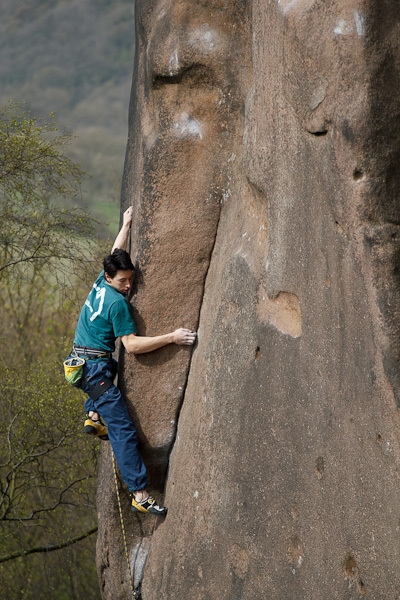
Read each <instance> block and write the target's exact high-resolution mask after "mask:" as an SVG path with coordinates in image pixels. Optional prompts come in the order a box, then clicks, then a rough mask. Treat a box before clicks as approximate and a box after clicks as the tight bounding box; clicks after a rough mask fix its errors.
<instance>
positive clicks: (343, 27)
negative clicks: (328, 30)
mask: <svg viewBox="0 0 400 600" xmlns="http://www.w3.org/2000/svg"><path fill="white" fill-rule="evenodd" d="M353 16H354V23H353V22H352V21H345V20H344V19H341V20H340V21H339V22H338V24H337V25H336V27H335V29H334V30H333V32H334V34H335V35H349V34H350V33H353V32H354V31H356V32H357V34H358V35H359V36H360V37H362V36H363V35H364V33H365V28H364V16H363V15H361V14H360V13H359V12H357V11H354V12H353Z"/></svg>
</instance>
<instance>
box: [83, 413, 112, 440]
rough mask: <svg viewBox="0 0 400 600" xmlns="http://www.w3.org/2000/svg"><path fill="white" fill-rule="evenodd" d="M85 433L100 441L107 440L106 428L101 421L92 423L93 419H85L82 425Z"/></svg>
mask: <svg viewBox="0 0 400 600" xmlns="http://www.w3.org/2000/svg"><path fill="white" fill-rule="evenodd" d="M83 427H84V429H85V433H88V434H89V435H94V436H95V437H98V438H100V439H101V440H108V433H107V427H106V426H105V425H104V423H103V422H102V421H100V420H99V421H93V419H89V418H88V419H86V421H85V424H84V426H83Z"/></svg>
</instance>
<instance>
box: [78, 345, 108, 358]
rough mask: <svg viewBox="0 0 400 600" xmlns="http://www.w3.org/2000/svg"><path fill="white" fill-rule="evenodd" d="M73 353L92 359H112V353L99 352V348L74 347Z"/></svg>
mask: <svg viewBox="0 0 400 600" xmlns="http://www.w3.org/2000/svg"><path fill="white" fill-rule="evenodd" d="M73 351H74V353H75V354H76V355H77V356H82V357H84V356H87V357H88V358H89V359H90V358H109V359H111V358H112V352H107V350H101V349H100V350H99V349H97V348H87V347H86V346H75V344H74V345H73Z"/></svg>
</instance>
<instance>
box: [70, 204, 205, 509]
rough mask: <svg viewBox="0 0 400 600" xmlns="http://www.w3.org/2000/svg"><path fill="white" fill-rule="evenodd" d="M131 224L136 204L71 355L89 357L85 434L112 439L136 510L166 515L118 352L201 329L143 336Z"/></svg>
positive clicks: (174, 340)
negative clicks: (151, 479) (122, 386)
mask: <svg viewBox="0 0 400 600" xmlns="http://www.w3.org/2000/svg"><path fill="white" fill-rule="evenodd" d="M131 223H132V207H130V208H128V209H127V210H126V211H125V212H124V214H123V222H122V227H121V229H120V231H119V233H118V235H117V237H116V240H115V242H114V245H113V248H112V251H111V254H109V255H108V256H106V257H105V259H104V262H103V265H104V270H103V271H102V272H101V273H100V275H99V277H98V278H97V279H96V281H95V283H94V284H93V288H92V290H91V291H90V293H89V295H88V297H87V299H86V302H85V304H84V306H83V308H82V310H81V313H80V316H79V320H78V324H77V328H76V332H75V340H74V345H73V350H72V352H71V356H75V357H79V358H83V359H84V360H85V364H84V366H83V375H82V379H81V380H80V382H79V387H80V388H81V389H82V390H83V391H84V392H85V393H87V394H88V398H87V400H86V402H85V411H86V413H87V419H86V421H85V424H84V429H85V432H86V433H88V434H91V435H94V436H96V437H98V438H100V439H102V440H107V439H109V440H110V443H111V446H112V449H113V451H114V455H115V458H116V461H117V464H118V467H119V470H120V473H121V476H122V479H123V480H124V482H125V483H126V485H127V486H128V489H129V491H130V492H131V496H132V510H134V511H136V512H141V513H151V514H155V515H165V514H166V513H167V508H166V507H165V506H159V505H158V504H157V503H156V501H155V500H154V499H153V498H152V497H151V496H150V495H149V492H148V491H147V489H146V488H147V476H146V467H145V465H144V462H143V459H142V456H141V454H140V452H139V450H138V436H137V432H136V428H135V426H134V424H133V422H132V419H131V417H130V415H129V412H128V408H127V406H126V403H125V401H124V399H123V397H122V394H121V392H120V390H119V389H118V387H116V386H115V385H114V384H113V383H112V382H113V380H114V378H115V376H116V374H117V361H116V360H115V359H114V358H113V357H112V353H113V352H114V350H115V341H116V339H117V338H118V337H119V338H121V342H122V344H123V345H124V347H125V349H126V351H127V352H128V353H129V354H143V353H145V352H151V351H153V350H156V349H157V348H161V347H162V346H166V345H167V344H178V345H192V344H194V341H195V339H196V333H194V332H193V331H190V330H189V329H184V328H181V329H176V330H175V331H173V332H171V333H166V334H164V335H158V336H154V337H144V336H138V335H137V329H136V325H135V322H134V320H133V317H132V313H131V305H130V303H129V301H128V299H127V297H126V295H127V294H128V292H129V290H130V288H131V285H132V280H133V277H134V271H135V269H134V266H133V264H132V261H131V258H130V256H129V254H128V252H126V247H127V242H128V238H129V231H130V227H131ZM102 419H104V421H105V422H106V424H107V427H106V426H105V424H104V422H103V421H102Z"/></svg>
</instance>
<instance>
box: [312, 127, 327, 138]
mask: <svg viewBox="0 0 400 600" xmlns="http://www.w3.org/2000/svg"><path fill="white" fill-rule="evenodd" d="M309 133H311V135H315V137H321V136H323V135H326V134H327V133H328V130H327V129H321V130H320V131H310V132H309Z"/></svg>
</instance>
